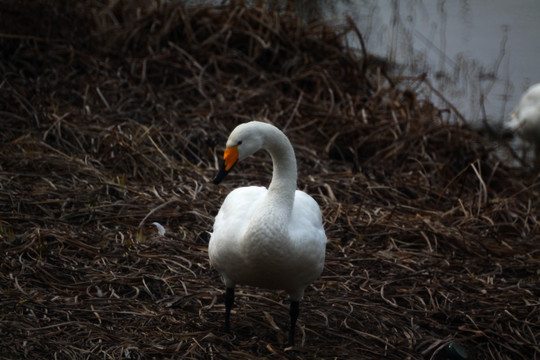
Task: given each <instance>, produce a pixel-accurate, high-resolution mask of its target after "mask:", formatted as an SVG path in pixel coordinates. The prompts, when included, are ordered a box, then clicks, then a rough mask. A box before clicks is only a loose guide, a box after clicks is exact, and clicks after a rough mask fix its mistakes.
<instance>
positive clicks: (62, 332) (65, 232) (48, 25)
mask: <svg viewBox="0 0 540 360" xmlns="http://www.w3.org/2000/svg"><path fill="white" fill-rule="evenodd" d="M50 3H51V2H48V1H45V0H43V1H37V2H35V1H33V2H19V1H18V2H10V1H5V2H2V3H1V4H0V7H1V8H2V9H1V11H0V24H2V25H0V29H1V30H0V54H1V59H2V61H1V62H0V73H1V81H0V104H1V108H0V116H1V118H2V128H3V130H2V132H1V134H0V139H1V140H0V141H1V151H0V198H1V201H0V221H1V223H0V225H1V226H0V238H1V245H0V253H1V259H0V284H1V286H0V306H1V309H2V310H1V312H0V355H1V356H2V358H8V359H15V358H16V359H21V358H32V359H33V358H59V359H67V358H73V359H97V358H100V359H102V358H115V359H116V358H130V359H138V358H179V357H181V358H208V359H224V358H227V359H255V358H261V357H269V358H286V357H287V356H289V355H286V354H285V353H283V351H282V348H283V343H284V341H285V338H286V324H287V321H288V315H287V313H288V312H287V300H286V297H285V296H283V295H282V294H279V293H274V292H268V291H262V290H254V289H249V288H243V287H242V288H240V290H239V296H238V303H237V306H236V308H235V310H234V312H235V313H234V316H233V326H234V336H233V337H229V336H227V335H225V334H224V333H223V332H222V326H223V311H224V308H223V305H222V291H223V286H222V284H221V282H220V280H219V278H218V275H217V274H216V272H215V271H213V270H211V269H210V268H209V264H208V261H207V254H206V246H207V242H208V233H207V231H209V230H210V229H211V227H212V222H213V216H214V215H215V214H216V212H217V210H218V208H219V205H220V203H221V201H222V200H223V198H224V196H225V195H226V194H227V193H228V192H229V191H230V190H232V189H233V188H235V187H237V186H241V185H244V184H248V183H249V184H255V183H260V184H265V183H267V182H268V180H269V175H270V172H271V164H270V163H269V162H268V161H267V160H268V157H267V156H266V155H264V154H257V156H256V157H254V158H253V159H250V160H248V161H246V162H245V163H243V164H242V165H241V166H240V167H238V168H237V169H235V172H234V173H233V174H231V175H230V176H229V177H228V179H227V181H226V182H225V184H223V185H220V186H214V185H212V184H211V183H209V180H210V179H211V178H212V176H213V175H214V173H215V171H216V164H217V159H218V158H219V155H220V153H221V151H222V149H223V145H224V142H225V139H226V137H227V136H228V133H229V132H230V131H231V130H232V129H233V128H234V126H235V125H236V124H238V123H241V122H245V121H248V120H251V119H255V118H266V119H268V120H269V121H271V122H272V123H274V124H276V125H278V126H279V127H281V128H283V129H284V131H285V132H286V134H287V135H288V136H289V137H290V139H291V141H292V142H293V144H294V146H295V150H296V152H297V157H298V162H299V171H300V173H299V187H300V188H301V189H304V190H306V191H307V192H308V193H310V194H313V195H314V197H315V198H316V199H317V200H318V202H319V203H320V205H321V207H322V209H323V213H324V219H325V226H326V229H327V234H328V237H329V243H328V251H327V261H326V268H325V271H324V273H323V276H322V277H321V279H319V280H318V281H316V282H315V283H314V284H313V285H312V286H311V287H310V288H308V290H307V292H306V299H305V301H304V302H303V305H302V313H301V316H300V320H299V340H300V343H301V347H300V348H301V351H302V353H301V354H300V355H298V357H299V358H324V359H327V358H340V359H350V358H363V359H380V358H383V357H384V358H388V359H430V358H432V357H433V356H434V355H436V354H437V353H438V352H439V351H440V350H441V349H442V348H443V347H444V346H445V345H447V344H448V343H449V342H451V341H457V342H459V343H461V344H463V345H464V346H466V347H467V348H468V349H469V352H470V353H471V355H472V357H473V358H477V359H538V358H540V345H539V344H540V335H539V334H540V325H539V324H540V290H539V289H540V283H539V276H540V253H539V250H538V249H539V245H538V244H539V240H540V239H539V235H538V234H539V230H540V229H539V228H540V223H539V212H538V208H539V205H540V204H539V202H540V200H539V199H540V196H539V191H540V190H539V186H538V184H539V181H538V177H537V175H535V174H534V173H532V172H531V171H529V170H528V169H522V168H516V167H512V166H510V165H507V164H505V163H504V162H502V161H501V160H500V159H499V158H498V157H497V155H495V154H494V149H495V145H494V144H491V143H488V142H487V141H486V140H484V139H482V138H481V137H480V136H478V135H477V134H476V133H474V132H473V131H471V130H470V129H468V127H467V126H466V125H465V124H450V123H448V121H446V119H445V117H447V113H448V111H446V110H444V109H443V110H441V109H436V108H434V107H433V105H431V103H430V102H429V101H428V100H427V99H428V98H427V96H428V94H430V93H432V90H431V89H430V85H429V83H428V82H427V81H426V80H425V79H424V78H422V77H419V78H416V79H399V78H393V77H390V76H388V75H386V73H385V71H384V68H382V67H381V66H379V65H380V63H379V62H376V61H374V60H373V59H372V58H371V57H370V56H369V55H367V52H366V49H363V55H362V54H357V53H355V52H354V51H351V50H349V49H348V48H347V47H346V46H344V45H343V38H344V36H345V34H347V33H349V32H350V31H351V30H352V31H353V33H356V34H357V36H360V34H359V33H358V32H357V30H356V29H354V28H353V27H352V26H350V27H349V28H338V27H332V26H329V25H327V24H324V23H310V24H302V23H301V21H299V20H298V18H297V17H296V16H295V15H294V14H292V13H290V12H286V11H282V12H280V13H269V12H267V11H265V10H264V9H263V8H260V7H251V8H250V7H246V6H244V5H242V4H237V5H233V6H218V7H213V8H201V7H187V6H184V5H182V4H181V3H176V2H174V1H172V2H160V1H152V2H149V1H132V2H121V1H120V2H110V3H107V2H101V1H97V0H85V1H77V2H72V1H64V2H61V3H59V4H56V6H55V7H53V6H51V5H50ZM154 221H157V222H160V223H162V224H164V225H165V226H166V227H167V228H168V233H167V234H166V235H165V236H160V235H159V234H158V233H157V231H156V229H155V228H154V227H153V226H152V225H150V224H151V223H152V222H154Z"/></svg>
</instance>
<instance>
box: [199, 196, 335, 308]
mask: <svg viewBox="0 0 540 360" xmlns="http://www.w3.org/2000/svg"><path fill="white" fill-rule="evenodd" d="M268 193H269V191H268V190H267V189H266V188H265V187H259V186H249V187H242V188H238V189H236V190H234V191H232V192H231V193H230V194H229V195H228V196H227V198H226V199H225V201H224V202H223V205H222V207H221V209H220V210H219V213H218V214H217V216H216V219H215V223H214V229H213V233H212V236H211V238H210V243H209V247H208V253H209V257H210V263H211V264H212V266H213V267H215V268H216V269H217V270H218V271H219V272H220V273H221V275H222V277H223V279H224V282H225V284H226V286H227V287H233V286H234V285H235V284H243V285H250V286H256V287H262V288H267V289H283V290H286V291H287V292H289V294H290V296H291V298H292V299H296V300H299V299H301V298H302V296H303V293H304V289H305V287H306V286H307V285H309V284H310V283H311V282H312V281H313V280H315V279H316V278H318V277H319V276H320V274H321V272H322V270H323V266H324V257H325V248H326V235H325V232H324V228H323V225H322V217H321V211H320V208H319V206H318V204H317V203H316V201H315V200H314V199H313V198H312V197H311V196H309V195H307V194H306V193H304V192H302V191H299V190H296V191H295V193H294V202H293V206H292V210H290V209H287V205H286V202H287V200H286V199H280V198H279V196H277V197H268V196H267V195H268ZM289 208H290V206H289Z"/></svg>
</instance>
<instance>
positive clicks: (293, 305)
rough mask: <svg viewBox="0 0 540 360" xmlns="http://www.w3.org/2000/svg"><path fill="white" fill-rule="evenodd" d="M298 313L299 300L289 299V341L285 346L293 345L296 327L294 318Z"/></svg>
mask: <svg viewBox="0 0 540 360" xmlns="http://www.w3.org/2000/svg"><path fill="white" fill-rule="evenodd" d="M299 314H300V301H295V300H291V308H290V310H289V315H290V316H291V329H290V330H289V343H288V344H287V346H294V332H295V329H296V320H298V315H299Z"/></svg>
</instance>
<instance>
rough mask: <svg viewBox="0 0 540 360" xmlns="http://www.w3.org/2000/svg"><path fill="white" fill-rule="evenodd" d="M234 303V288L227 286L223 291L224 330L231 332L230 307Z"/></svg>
mask: <svg viewBox="0 0 540 360" xmlns="http://www.w3.org/2000/svg"><path fill="white" fill-rule="evenodd" d="M233 303H234V288H227V290H226V292H225V332H227V333H230V332H231V309H232V306H233Z"/></svg>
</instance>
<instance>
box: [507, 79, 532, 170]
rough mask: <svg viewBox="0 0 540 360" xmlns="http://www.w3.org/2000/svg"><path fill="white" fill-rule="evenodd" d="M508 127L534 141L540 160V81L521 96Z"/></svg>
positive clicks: (524, 137)
mask: <svg viewBox="0 0 540 360" xmlns="http://www.w3.org/2000/svg"><path fill="white" fill-rule="evenodd" d="M506 127H507V128H508V129H510V130H512V131H516V132H517V133H518V134H519V135H520V136H521V137H522V138H523V139H525V140H527V141H530V142H532V143H534V145H535V152H536V161H537V162H538V161H539V160H540V83H538V84H535V85H533V86H531V87H530V88H529V89H528V90H527V91H526V92H525V93H524V94H523V96H522V97H521V100H520V101H519V104H518V106H517V107H516V108H515V109H514V111H513V112H512V115H511V120H510V121H509V122H508V123H506Z"/></svg>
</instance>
